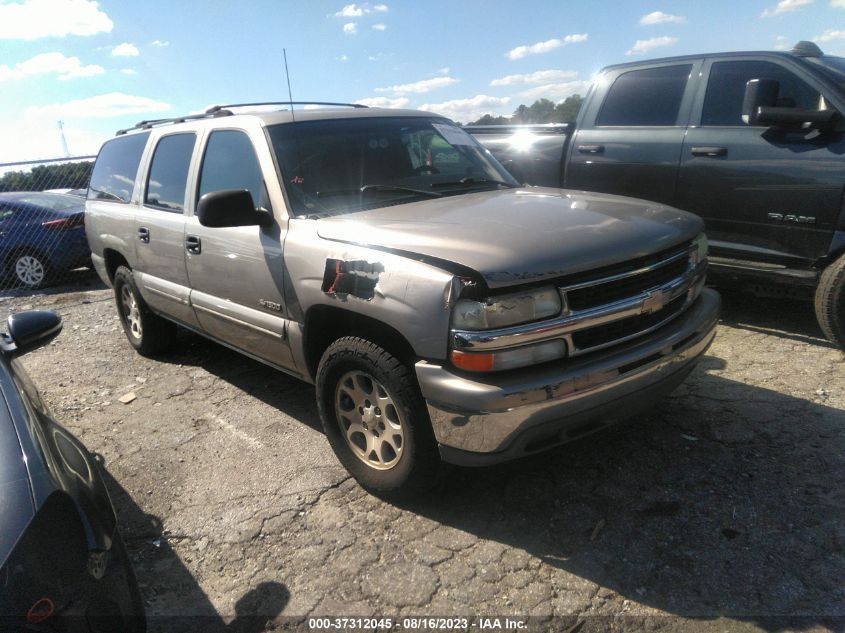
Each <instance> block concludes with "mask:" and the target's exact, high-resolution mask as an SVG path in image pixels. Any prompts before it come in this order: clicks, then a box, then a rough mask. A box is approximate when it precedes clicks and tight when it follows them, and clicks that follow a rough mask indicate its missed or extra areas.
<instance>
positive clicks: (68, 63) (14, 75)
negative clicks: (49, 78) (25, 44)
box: [0, 53, 106, 82]
mask: <svg viewBox="0 0 845 633" xmlns="http://www.w3.org/2000/svg"><path fill="white" fill-rule="evenodd" d="M104 72H106V69H105V68H103V67H102V66H97V65H96V64H90V65H88V66H83V65H82V62H80V61H79V58H78V57H65V56H64V55H62V54H61V53H41V54H40V55H36V56H35V57H32V58H30V59H27V60H26V61H23V62H20V63H18V64H15V65H14V66H7V65H6V64H0V82H2V81H9V80H14V79H24V78H25V77H31V76H33V75H47V74H56V75H58V76H59V79H61V80H63V81H64V80H67V79H75V78H77V77H91V76H93V75H102V74H103V73H104Z"/></svg>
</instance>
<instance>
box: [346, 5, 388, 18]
mask: <svg viewBox="0 0 845 633" xmlns="http://www.w3.org/2000/svg"><path fill="white" fill-rule="evenodd" d="M387 11H388V8H387V5H386V4H377V5H375V6H371V5H370V4H369V3H368V2H365V3H363V4H347V5H345V6H344V7H343V8H342V9H341V10H340V11H338V12H337V13H335V14H334V17H336V18H360V17H363V16H365V15H367V14H368V13H387Z"/></svg>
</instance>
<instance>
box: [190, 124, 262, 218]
mask: <svg viewBox="0 0 845 633" xmlns="http://www.w3.org/2000/svg"><path fill="white" fill-rule="evenodd" d="M263 187H264V181H263V179H262V178H261V168H260V167H259V166H258V157H257V156H256V155H255V150H254V149H253V147H252V142H251V141H250V140H249V137H248V136H247V135H246V134H244V133H243V132H237V131H234V130H221V131H219V132H212V133H211V136H210V137H209V139H208V144H207V145H206V147H205V156H204V157H203V160H202V172H201V173H200V187H199V194H198V196H197V197H199V196H202V195H203V194H205V193H209V192H210V191H222V190H224V189H247V190H248V191H249V192H250V193H251V194H252V202H253V204H255V206H256V207H258V206H259V205H260V201H261V197H262V189H263Z"/></svg>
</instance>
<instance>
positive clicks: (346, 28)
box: [343, 22, 358, 35]
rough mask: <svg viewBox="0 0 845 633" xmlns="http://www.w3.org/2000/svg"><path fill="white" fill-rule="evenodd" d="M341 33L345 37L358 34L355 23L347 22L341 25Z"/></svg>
mask: <svg viewBox="0 0 845 633" xmlns="http://www.w3.org/2000/svg"><path fill="white" fill-rule="evenodd" d="M343 32H344V33H345V34H346V35H355V34H356V33H357V32H358V25H357V24H356V23H355V22H347V23H346V24H344V25H343Z"/></svg>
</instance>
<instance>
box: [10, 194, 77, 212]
mask: <svg viewBox="0 0 845 633" xmlns="http://www.w3.org/2000/svg"><path fill="white" fill-rule="evenodd" d="M17 200H18V201H19V202H25V203H27V204H33V205H35V206H38V207H44V208H46V209H51V210H53V211H66V210H67V209H74V208H81V207H82V205H83V204H85V202H84V201H83V200H80V199H79V198H77V197H76V196H67V195H65V194H63V193H30V194H26V195H23V196H19V197H18V198H17Z"/></svg>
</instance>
